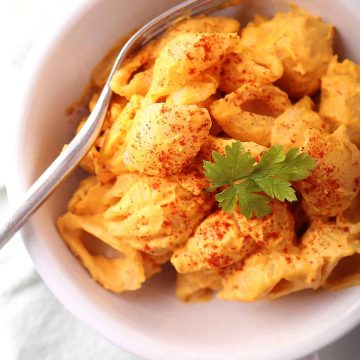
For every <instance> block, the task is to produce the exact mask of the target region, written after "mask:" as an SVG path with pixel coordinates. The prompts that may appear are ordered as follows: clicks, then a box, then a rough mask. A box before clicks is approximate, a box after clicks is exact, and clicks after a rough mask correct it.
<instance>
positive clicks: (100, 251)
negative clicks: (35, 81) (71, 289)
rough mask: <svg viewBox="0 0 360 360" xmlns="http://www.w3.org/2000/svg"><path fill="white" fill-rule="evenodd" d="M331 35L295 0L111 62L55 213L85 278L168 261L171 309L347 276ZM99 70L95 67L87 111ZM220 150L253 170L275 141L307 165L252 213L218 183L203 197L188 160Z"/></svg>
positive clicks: (353, 254)
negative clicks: (284, 195)
mask: <svg viewBox="0 0 360 360" xmlns="http://www.w3.org/2000/svg"><path fill="white" fill-rule="evenodd" d="M333 34H334V28H333V26H332V25H330V24H326V23H325V22H324V21H323V20H322V19H320V18H319V17H318V16H315V15H313V14H310V13H309V12H307V11H305V10H300V9H298V8H295V7H292V8H291V11H289V12H284V13H278V14H276V15H275V16H273V17H272V18H265V17H260V16H256V17H255V19H254V20H253V21H252V22H250V23H248V24H247V25H246V26H242V27H240V24H239V22H238V21H237V20H236V19H232V18H226V17H216V16H199V17H190V18H184V19H182V20H181V21H179V22H176V23H175V24H174V25H172V26H171V27H170V28H169V29H168V30H167V31H166V32H165V33H164V34H163V35H162V36H160V37H159V38H157V39H155V40H153V41H151V42H149V43H148V44H147V45H145V46H144V47H143V48H141V49H140V50H138V51H137V52H136V53H134V54H132V55H131V56H129V58H127V60H126V61H125V63H124V64H123V66H122V67H121V68H120V69H119V70H118V71H117V72H116V73H115V75H114V76H113V78H112V80H111V88H112V90H113V96H112V99H111V103H110V107H109V110H108V112H107V115H106V119H105V122H104V125H103V128H102V131H101V134H100V136H99V137H98V139H97V140H96V142H95V144H94V146H93V147H92V148H91V150H90V151H89V152H88V154H87V155H86V156H85V158H84V159H83V160H82V162H81V166H82V168H83V169H84V170H85V171H86V172H87V174H88V175H87V177H86V178H85V179H84V180H82V181H81V182H80V184H79V186H78V188H77V190H76V191H75V192H74V193H73V195H72V197H71V199H70V200H69V202H68V207H67V210H66V212H65V213H64V214H63V215H62V216H60V217H59V218H58V220H57V228H58V231H59V233H60V234H61V236H62V238H63V239H64V241H65V243H66V244H67V246H68V247H69V249H70V250H71V252H72V253H73V254H74V255H75V256H76V257H77V258H78V259H79V260H80V261H81V263H82V265H83V266H84V268H86V269H87V271H88V272H89V274H90V275H91V277H92V278H93V279H94V281H96V282H97V283H99V284H100V285H102V286H103V287H104V288H106V289H108V290H110V291H113V292H116V293H121V292H124V291H134V290H138V289H140V288H141V287H142V285H143V284H144V283H145V282H146V281H148V280H149V279H150V278H152V277H153V276H154V275H155V274H157V273H159V272H161V271H162V268H163V265H164V264H165V263H168V264H170V266H172V267H173V268H174V269H175V271H176V276H177V278H176V296H177V297H178V299H180V300H181V301H183V302H197V301H207V300H209V299H210V298H211V296H212V295H213V294H216V296H217V297H218V298H220V299H224V300H232V301H246V302H251V301H257V300H261V299H270V300H271V299H277V298H279V297H282V296H285V295H287V294H290V293H293V292H297V291H300V290H304V289H313V290H317V289H328V290H337V289H342V288H345V287H348V286H355V285H359V284H360V195H359V191H360V151H359V146H360V65H357V64H355V63H354V62H352V61H350V60H344V61H342V62H340V61H339V60H338V58H337V56H336V55H335V54H334V52H333V44H332V41H333ZM112 53H113V56H114V53H116V51H113V52H112ZM108 67H109V57H107V58H106V61H105V62H104V63H103V64H99V65H98V66H97V67H96V69H95V72H94V74H93V80H92V85H93V86H92V87H91V89H92V90H91V91H92V92H91V94H90V95H91V96H89V98H88V100H89V99H90V100H89V103H88V108H89V111H91V110H92V109H93V108H94V106H95V104H96V101H97V99H98V96H99V93H100V91H101V87H102V86H103V84H104V81H105V80H104V79H105V77H106V76H105V74H106V71H107V70H106V69H108ZM85 122H86V118H84V119H82V121H81V122H80V124H79V129H80V128H81V126H83V124H84V123H85ZM235 143H240V144H241V146H242V149H244V150H243V151H244V152H245V153H246V154H247V156H250V157H251V158H252V162H253V163H254V164H255V165H254V166H256V165H259V164H262V163H261V161H262V156H263V154H264V153H266V152H267V151H268V150H269V149H271V148H273V147H274V148H278V146H280V147H283V148H284V149H285V151H286V152H287V151H291V149H293V148H298V149H299V154H300V155H301V154H302V155H304V154H305V153H306V154H307V155H309V156H310V157H312V158H313V159H315V160H316V165H314V169H313V170H312V172H311V174H310V175H309V176H308V177H306V178H305V177H303V178H301V180H298V179H297V180H294V181H293V186H294V189H295V190H294V194H295V195H296V196H297V202H294V203H291V202H285V201H283V200H279V199H278V198H276V196H272V197H271V199H270V198H269V203H268V204H269V208H270V213H267V214H264V216H263V217H261V216H259V217H257V216H255V215H252V216H245V215H244V213H243V212H241V207H242V206H243V205H239V206H238V207H236V208H235V210H234V211H232V212H229V211H225V210H224V208H220V206H219V204H218V202H219V193H220V194H222V192H224V187H221V186H219V188H218V189H216V193H215V194H214V193H213V192H211V191H209V188H210V187H211V185H212V184H211V181H210V180H209V177H206V176H205V173H204V168H203V163H204V162H210V161H211V160H212V158H214V159H215V158H216V156H217V157H218V158H219V157H221V156H223V157H224V156H226V155H229V154H228V153H229V148H230V147H231V145H232V144H235ZM227 175H228V174H227ZM268 176H272V175H268ZM244 177H245V176H244ZM244 177H238V178H237V179H235V180H234V183H235V184H236V185H239V184H241V181H242V179H243V178H244ZM221 185H223V184H221ZM254 189H255V190H253V192H254V194H255V195H254V196H255V198H256V196H258V195H259V193H260V192H261V191H260V190H259V188H258V187H256V188H254ZM212 190H214V189H212ZM275 190H276V189H275ZM275 190H274V189H273V191H275ZM295 191H296V193H295ZM295 195H294V196H295ZM296 196H295V199H296ZM233 201H235V204H236V201H237V200H236V196H235V199H233ZM239 201H240V200H239ZM239 203H240V202H239ZM255 205H256V204H250V205H249V206H255Z"/></svg>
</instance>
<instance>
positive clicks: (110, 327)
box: [7, 0, 360, 360]
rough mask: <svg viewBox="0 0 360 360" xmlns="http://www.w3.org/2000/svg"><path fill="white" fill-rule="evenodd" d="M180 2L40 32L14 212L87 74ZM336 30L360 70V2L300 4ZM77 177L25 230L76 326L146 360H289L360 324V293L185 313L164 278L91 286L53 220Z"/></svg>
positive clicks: (94, 5)
mask: <svg viewBox="0 0 360 360" xmlns="http://www.w3.org/2000/svg"><path fill="white" fill-rule="evenodd" d="M178 2H179V1H175V0H171V1H163V0H152V1H142V0H131V1H126V0H102V1H100V0H99V1H95V0H93V1H85V2H84V1H81V2H77V3H76V4H75V2H74V7H73V9H72V10H71V11H70V13H65V12H64V13H62V14H61V15H60V16H59V17H58V20H57V21H55V22H53V24H52V26H51V27H50V28H49V29H48V30H47V31H44V33H43V35H42V37H41V39H40V40H39V43H38V45H37V46H36V47H35V48H34V49H33V51H32V54H31V56H30V57H29V59H28V62H27V65H26V69H25V73H26V75H24V77H22V79H21V83H18V85H20V86H19V87H21V88H23V90H24V91H23V94H22V97H21V99H17V102H16V103H17V108H18V111H17V114H16V122H15V124H14V131H13V137H12V144H13V147H12V149H11V150H10V151H9V154H8V155H9V156H10V157H11V159H10V161H11V162H10V164H11V166H9V171H10V176H9V181H8V184H7V185H8V191H9V195H10V202H11V204H14V203H16V202H17V201H19V200H20V198H21V195H22V194H23V193H24V192H25V190H26V189H27V188H28V187H29V186H30V184H31V183H32V182H33V181H34V180H35V178H36V177H37V176H38V175H39V174H40V173H41V172H42V171H43V170H44V169H45V167H46V166H47V165H48V164H49V163H50V162H51V161H52V160H53V159H54V157H55V156H56V155H57V154H58V153H59V151H60V150H61V148H62V145H63V144H64V143H66V142H68V141H69V140H70V139H71V137H72V134H73V131H74V127H75V125H76V122H75V121H74V120H73V119H72V120H71V119H70V120H69V119H68V118H67V117H66V115H65V112H64V110H65V109H66V108H67V107H68V106H69V104H71V103H72V102H73V101H74V100H75V99H77V98H78V97H79V95H80V94H81V92H82V90H83V88H84V86H85V84H86V83H87V81H88V79H89V75H90V72H91V69H92V68H93V67H94V65H95V64H96V63H97V62H98V61H99V60H100V59H101V57H102V56H103V54H104V53H105V52H106V50H107V49H108V48H109V47H110V46H111V44H112V43H113V42H114V41H115V40H116V39H117V38H118V37H119V35H121V34H125V33H127V32H128V31H129V30H132V29H134V28H136V27H137V26H139V25H141V24H143V23H144V22H146V21H147V20H149V19H150V18H151V17H153V16H154V15H156V14H158V13H160V12H161V11H163V10H164V9H165V8H168V7H170V6H172V5H173V4H175V3H178ZM296 2H298V3H299V4H300V5H302V6H308V8H309V9H310V10H312V11H314V12H315V13H317V14H320V15H322V16H323V18H324V19H325V20H327V21H329V22H331V23H333V24H335V25H336V26H337V28H338V30H339V34H340V35H341V42H338V43H337V49H338V50H339V51H341V54H342V55H343V56H348V57H351V58H352V59H354V60H357V61H358V62H360V48H359V46H358V39H357V34H358V33H359V32H360V21H359V20H360V17H359V14H360V12H359V10H360V9H359V3H358V1H357V0H353V1H350V0H347V1H346V0H338V1H335V0H333V1H331V2H330V1H327V0H323V1H320V0H317V1H312V0H308V1H296ZM280 3H281V1H274V2H272V1H259V2H255V1H244V2H243V4H244V5H243V7H242V8H241V11H240V12H239V13H240V14H241V16H243V17H246V18H248V17H249V15H252V14H253V13H254V11H255V12H260V13H265V14H271V13H273V11H274V9H277V8H279V7H280V5H279V4H280ZM77 181H78V175H77V174H74V175H73V176H72V177H71V178H70V179H69V180H68V181H67V182H66V183H65V184H64V185H63V186H62V187H61V189H59V190H58V191H57V192H56V193H55V194H54V195H53V196H52V197H51V198H50V199H49V201H48V202H47V203H46V204H45V205H44V206H43V207H42V208H41V209H40V211H39V212H38V213H37V214H36V215H35V216H34V217H33V218H32V220H31V222H30V223H29V224H28V225H27V226H26V228H24V230H23V231H22V237H23V239H24V241H25V244H26V247H27V249H28V251H29V253H30V255H31V257H32V259H33V261H34V264H35V266H36V268H37V270H38V272H39V273H40V275H41V276H42V278H43V279H44V281H45V282H46V284H47V285H48V287H49V288H50V289H51V291H52V292H53V293H54V294H55V296H56V297H57V298H58V299H59V300H60V301H61V302H62V303H63V305H64V306H65V307H66V308H68V309H69V310H70V311H71V312H72V313H73V314H74V315H75V316H76V317H78V318H79V319H80V320H81V321H83V322H84V323H86V324H88V325H89V326H90V327H92V328H93V329H94V330H95V331H97V332H98V333H100V334H101V335H103V336H104V337H106V338H107V339H109V340H110V341H112V342H113V343H115V344H117V345H119V346H121V347H124V348H126V349H128V350H130V351H132V352H134V353H137V354H139V355H142V356H144V357H146V358H151V359H169V358H172V359H197V360H199V359H246V360H252V359H253V360H259V359H261V360H270V359H294V358H298V357H300V356H303V355H306V354H309V353H311V352H313V351H315V350H316V349H318V348H320V347H323V346H325V345H326V344H328V343H330V342H332V341H334V340H335V339H336V338H338V337H339V336H341V335H343V334H345V333H346V332H347V331H349V330H350V329H351V328H353V327H354V326H355V325H357V324H358V323H359V322H360V287H355V288H351V289H348V290H344V291H341V292H301V293H298V294H295V295H292V296H288V297H286V298H284V299H281V300H278V301H275V302H267V301H263V302H257V303H253V304H242V303H230V302H224V301H217V300H213V301H211V302H209V303H206V304H195V305H184V304H181V303H180V302H179V301H178V300H177V299H176V298H175V295H174V281H173V274H171V273H169V272H167V273H166V272H165V273H163V274H161V275H160V276H156V277H155V278H154V279H152V280H150V281H149V282H148V283H147V284H146V285H145V286H144V288H143V289H142V290H141V291H137V292H134V293H126V294H123V295H114V294H112V293H110V292H107V291H105V290H104V289H102V288H101V287H100V286H99V285H97V284H96V283H94V282H93V281H92V280H91V278H90V276H89V275H88V274H87V272H86V271H85V270H84V269H83V268H82V266H81V265H80V264H79V262H78V261H77V260H76V259H75V258H74V257H73V255H72V254H71V253H70V251H69V250H68V249H67V247H66V246H65V245H64V243H63V241H62V240H61V238H60V237H59V235H58V233H57V232H56V229H55V226H54V222H55V219H56V218H57V216H58V215H59V214H61V213H63V212H64V210H65V204H66V202H67V200H68V199H69V196H70V194H71V192H72V191H73V189H74V188H75V187H76V184H77Z"/></svg>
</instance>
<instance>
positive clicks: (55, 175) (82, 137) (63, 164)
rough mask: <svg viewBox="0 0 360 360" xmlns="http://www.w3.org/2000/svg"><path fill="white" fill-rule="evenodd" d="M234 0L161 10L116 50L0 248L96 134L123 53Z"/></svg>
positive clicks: (0, 232)
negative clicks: (96, 93)
mask: <svg viewBox="0 0 360 360" xmlns="http://www.w3.org/2000/svg"><path fill="white" fill-rule="evenodd" d="M237 2H238V1H237V0H235V1H234V0H230V1H229V0H189V1H185V2H183V3H181V4H179V5H177V6H175V7H173V8H171V9H170V10H167V11H165V12H164V13H162V14H161V15H159V16H157V17H156V18H154V19H153V20H151V21H149V22H148V23H147V24H146V25H145V26H143V27H142V28H141V29H140V30H138V31H137V32H136V33H135V34H134V35H133V36H132V37H131V38H130V39H129V40H128V42H127V43H126V44H125V45H124V47H123V48H122V49H121V51H120V52H119V54H118V56H117V58H116V60H115V62H114V65H113V67H112V69H111V72H110V74H109V77H108V79H107V81H106V84H105V86H104V88H103V90H102V92H101V94H100V97H99V99H98V101H97V104H96V106H95V108H94V109H93V111H92V112H91V114H90V115H89V117H88V119H87V121H86V123H85V125H84V126H83V127H82V128H81V130H80V131H79V132H78V134H77V135H76V136H75V137H74V138H73V140H72V141H71V142H70V144H69V145H68V146H67V147H66V149H65V150H64V151H63V152H62V153H61V154H60V155H59V156H58V157H57V158H56V159H55V160H54V162H53V163H52V164H51V165H50V166H49V167H48V168H47V169H46V170H45V171H44V173H43V174H42V175H41V176H40V177H39V178H38V179H37V180H36V181H35V183H34V184H33V185H32V186H31V187H30V189H29V190H28V191H27V192H26V194H25V196H24V198H23V201H22V203H21V205H20V206H19V207H18V208H17V209H16V210H15V211H14V212H13V213H12V215H11V216H10V217H9V219H8V220H7V221H6V223H5V224H4V225H3V226H2V227H1V229H0V249H1V248H2V247H3V246H4V245H5V244H6V243H7V241H8V240H9V239H10V238H11V237H12V236H13V235H14V234H15V233H16V232H17V231H18V230H19V229H20V228H21V227H22V226H23V225H24V224H25V222H26V221H27V220H28V219H29V217H30V216H31V215H32V214H33V213H34V212H35V211H36V210H37V209H38V208H39V207H40V205H42V204H43V202H44V201H45V200H46V199H47V198H48V197H49V195H50V194H51V193H52V192H53V191H54V190H55V188H56V187H57V186H58V185H59V184H60V183H61V182H62V181H63V180H64V179H65V178H66V176H67V175H69V173H70V172H71V171H72V170H73V169H74V168H75V167H76V166H77V165H78V164H79V162H80V161H81V159H82V158H83V157H84V156H85V155H86V154H87V152H88V151H89V150H90V148H91V146H92V145H93V144H94V142H95V140H96V138H97V137H98V135H99V133H100V131H101V128H102V125H103V122H104V118H105V114H106V111H107V109H108V106H109V103H110V99H111V94H112V90H111V88H110V80H111V78H112V77H113V75H114V74H115V72H116V70H117V69H118V68H119V67H120V66H121V64H122V63H123V61H124V60H125V59H126V57H127V56H128V55H129V54H130V53H131V52H133V51H134V50H136V49H138V48H140V47H141V46H144V45H145V44H146V43H148V42H149V41H150V40H152V39H154V38H155V37H157V36H158V35H160V34H161V33H162V32H164V31H165V30H166V29H167V28H168V27H169V26H170V25H171V24H173V23H174V22H175V21H176V20H177V19H179V18H181V17H183V16H190V15H199V14H209V13H212V12H214V11H216V10H219V9H220V8H224V7H228V6H231V5H233V4H234V3H237Z"/></svg>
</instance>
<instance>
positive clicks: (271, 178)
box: [204, 141, 316, 218]
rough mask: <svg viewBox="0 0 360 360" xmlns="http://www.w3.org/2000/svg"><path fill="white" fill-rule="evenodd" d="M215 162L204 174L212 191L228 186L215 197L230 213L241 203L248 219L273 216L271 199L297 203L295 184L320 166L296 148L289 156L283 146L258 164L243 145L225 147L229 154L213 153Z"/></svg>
mask: <svg viewBox="0 0 360 360" xmlns="http://www.w3.org/2000/svg"><path fill="white" fill-rule="evenodd" d="M212 157H213V160H214V162H211V161H204V173H205V176H206V177H207V179H208V180H209V182H210V183H211V184H212V185H213V186H212V187H210V188H209V189H208V191H214V190H216V189H218V188H222V187H226V188H225V189H223V191H222V192H220V193H218V194H217V195H216V196H215V198H216V200H217V201H218V202H219V205H220V207H221V208H222V209H223V210H224V211H227V212H231V211H234V210H235V209H236V208H237V204H239V209H240V212H241V213H242V214H243V215H245V216H246V217H247V218H252V217H253V215H255V216H257V217H258V218H262V217H264V216H265V215H268V214H270V213H271V207H270V205H269V203H270V198H271V199H277V200H280V201H295V200H297V198H296V193H295V190H294V189H293V187H292V184H291V181H298V180H302V179H305V178H307V177H308V176H309V175H310V174H311V171H312V170H314V168H315V166H316V160H315V159H314V158H312V157H311V156H309V155H308V154H307V153H301V152H300V150H299V149H298V148H293V149H291V150H289V151H288V152H287V153H285V149H284V147H283V146H282V145H276V146H271V147H270V148H269V150H267V151H265V152H264V153H263V154H262V156H261V159H260V161H259V162H258V163H257V162H256V160H255V159H254V158H253V157H252V155H251V153H250V152H249V151H246V150H245V148H244V146H243V145H242V143H241V142H239V141H235V142H233V143H232V144H231V145H227V146H226V147H225V155H222V154H220V153H218V152H216V151H213V152H212Z"/></svg>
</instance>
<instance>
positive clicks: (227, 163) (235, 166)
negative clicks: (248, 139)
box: [204, 141, 255, 191]
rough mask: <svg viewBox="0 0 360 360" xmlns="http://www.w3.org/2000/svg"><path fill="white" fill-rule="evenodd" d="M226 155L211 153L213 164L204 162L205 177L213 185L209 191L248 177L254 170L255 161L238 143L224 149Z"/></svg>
mask: <svg viewBox="0 0 360 360" xmlns="http://www.w3.org/2000/svg"><path fill="white" fill-rule="evenodd" d="M225 153H226V155H225V156H223V155H221V154H220V153H218V152H216V151H213V152H212V157H213V159H214V162H213V163H212V162H210V161H204V170H205V176H206V177H207V178H208V179H209V181H210V182H211V183H212V184H213V185H214V186H213V187H211V188H210V189H209V191H212V190H215V189H217V188H219V187H221V186H224V185H228V184H232V183H233V182H235V181H237V180H240V179H242V178H243V177H245V176H247V175H249V174H250V173H251V172H252V171H253V170H254V169H255V167H254V164H255V159H254V158H253V157H252V156H251V154H250V152H248V151H245V149H244V146H243V145H242V144H241V142H239V141H235V142H233V143H232V144H231V146H229V145H227V146H226V147H225Z"/></svg>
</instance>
